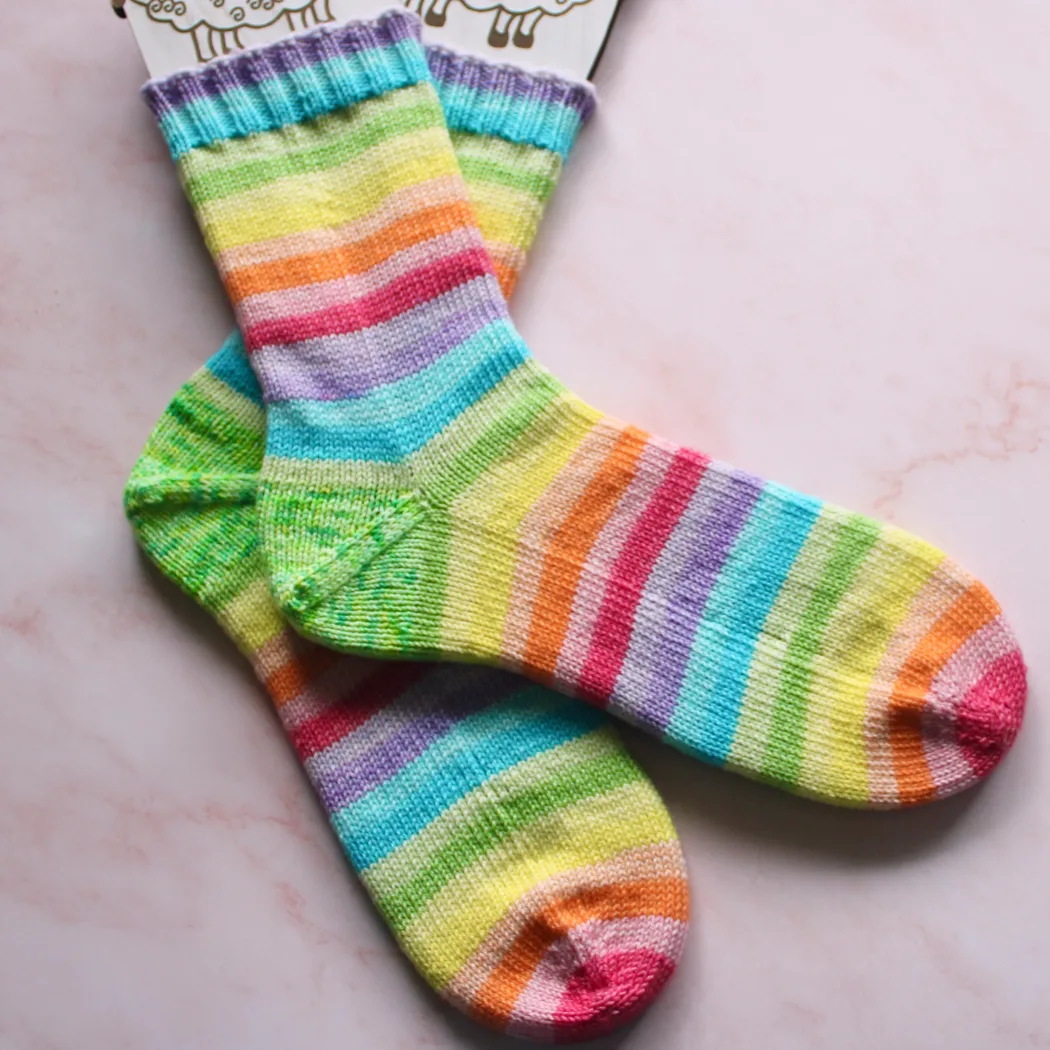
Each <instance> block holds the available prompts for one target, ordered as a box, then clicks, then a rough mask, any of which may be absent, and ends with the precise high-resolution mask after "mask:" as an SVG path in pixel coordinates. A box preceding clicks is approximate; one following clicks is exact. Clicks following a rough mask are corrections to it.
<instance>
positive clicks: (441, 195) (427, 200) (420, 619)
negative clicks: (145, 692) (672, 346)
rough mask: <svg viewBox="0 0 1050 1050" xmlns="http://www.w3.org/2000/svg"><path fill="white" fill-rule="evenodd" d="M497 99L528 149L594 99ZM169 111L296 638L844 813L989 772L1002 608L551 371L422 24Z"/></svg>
mask: <svg viewBox="0 0 1050 1050" xmlns="http://www.w3.org/2000/svg"><path fill="white" fill-rule="evenodd" d="M459 68H460V70H461V71H462V77H463V80H464V83H465V84H466V83H470V82H471V80H472V78H473V77H474V75H475V72H474V71H475V66H474V64H472V63H471V62H468V61H463V62H461V64H460V67H459ZM500 84H501V91H502V92H503V94H504V96H505V97H506V98H516V99H519V100H521V99H525V100H527V103H524V104H523V103H519V105H518V107H517V109H516V110H515V112H514V114H513V120H512V121H511V120H508V124H509V125H511V124H512V125H513V132H512V133H510V134H513V135H516V136H518V137H524V135H525V134H526V133H527V134H528V135H529V136H531V137H532V141H534V142H536V143H542V144H546V145H548V146H552V147H555V148H557V147H558V145H559V143H560V142H561V141H562V137H563V126H562V122H561V120H560V119H559V118H562V117H563V116H564V114H565V113H567V112H570V111H571V106H572V105H573V104H576V105H577V107H578V108H582V107H583V106H585V105H586V104H587V102H588V101H589V98H588V97H587V96H582V95H579V94H578V93H577V94H576V95H574V94H573V92H572V89H571V88H569V87H566V86H565V85H564V84H561V83H560V82H558V81H556V80H552V79H549V78H545V77H538V76H532V75H526V74H523V73H520V72H514V71H511V70H503V71H501V73H500ZM464 90H465V91H467V90H468V89H467V88H464ZM147 95H148V98H149V101H150V103H151V105H152V107H153V109H154V112H155V114H156V115H157V117H158V119H159V121H160V124H161V127H162V128H163V131H164V133H165V135H166V136H167V139H168V142H169V145H170V147H171V150H172V153H173V155H174V157H175V158H176V160H177V163H178V166H179V169H180V172H181V175H182V178H183V180H184V183H185V186H186V189H187V192H188V194H189V197H190V199H191V200H192V201H193V203H194V205H195V207H196V212H197V217H198V220H199V222H200V225H201V228H202V230H203V232H204V236H205V239H206V241H207V243H208V245H209V247H210V248H211V250H212V252H213V254H214V256H215V258H216V260H217V262H218V266H219V269H220V272H221V273H222V276H223V278H224V280H225V282H226V285H227V289H228V291H229V293H230V295H231V298H232V299H233V301H234V304H235V306H236V309H237V312H238V316H239V319H240V322H241V328H242V331H243V332H244V335H245V341H246V345H247V347H248V350H249V352H250V356H251V361H252V365H253V367H254V369H255V371H256V374H257V375H258V377H259V379H260V381H261V385H262V388H263V392H264V395H265V398H266V403H267V413H268V414H267V418H268V428H267V450H266V461H265V463H264V465H263V472H262V487H261V490H260V491H261V507H260V527H261V530H262V537H263V543H264V547H265V550H266V557H267V564H268V568H269V573H270V581H271V587H272V589H273V593H274V594H275V596H276V598H277V600H278V602H279V604H280V605H281V607H282V608H283V610H284V612H285V614H286V615H287V616H288V617H289V619H290V620H291V621H292V622H293V624H294V625H295V626H296V627H297V628H298V630H299V631H300V632H302V633H303V634H305V635H307V636H309V637H312V638H314V639H317V640H320V641H323V642H325V643H326V644H328V645H331V646H334V647H336V648H340V649H345V650H353V651H358V652H367V653H372V654H376V655H381V656H408V657H433V656H438V657H442V658H448V659H454V660H465V661H472V662H484V663H489V664H500V665H504V666H508V667H511V668H514V669H517V670H520V671H521V672H523V673H524V674H526V675H528V676H529V677H531V678H533V679H535V680H538V681H541V682H545V683H550V684H553V685H554V686H555V687H556V688H558V689H560V690H562V691H564V692H567V693H571V694H574V695H577V696H580V697H583V698H585V699H587V700H589V701H591V702H592V703H595V704H598V705H600V706H603V707H606V708H608V709H609V710H611V711H615V712H616V713H618V714H620V715H621V716H623V717H624V718H626V719H628V720H629V721H631V722H633V723H635V724H637V725H640V726H643V727H645V728H647V729H649V730H650V731H652V732H654V733H656V734H658V735H659V736H661V737H663V738H664V739H666V740H668V741H669V742H671V743H672V744H674V745H675V746H676V747H679V748H681V749H683V750H685V751H687V752H689V753H691V754H695V755H698V756H700V757H702V758H704V759H707V760H710V761H713V762H716V763H720V764H724V765H727V766H729V767H731V768H734V769H737V770H739V771H741V772H744V773H747V774H749V775H751V776H755V777H759V778H762V779H765V780H768V781H770V782H772V783H775V784H778V785H780V786H782V787H785V788H788V789H790V790H794V791H799V792H802V793H806V794H809V795H812V796H815V797H818V798H822V799H825V800H827V801H831V802H838V803H845V804H851V805H873V806H882V807H887V806H895V805H904V804H912V803H917V802H922V801H925V800H928V799H933V798H937V797H941V796H944V795H947V794H951V793H952V792H955V791H958V790H959V789H961V788H963V787H965V786H967V785H969V784H972V783H974V782H975V781H976V780H978V779H980V778H981V777H983V776H984V775H986V774H987V773H988V772H989V771H990V770H991V769H992V768H993V767H994V766H995V764H996V763H997V762H998V761H999V759H1000V758H1001V756H1002V755H1003V753H1004V752H1005V751H1006V749H1007V748H1008V747H1009V745H1010V743H1011V742H1012V740H1013V738H1014V735H1015V733H1016V731H1017V728H1018V725H1019V723H1020V719H1021V713H1022V708H1023V702H1024V696H1025V688H1026V686H1025V671H1024V665H1023V662H1022V659H1021V656H1020V653H1019V652H1018V649H1017V645H1016V643H1015V641H1014V639H1013V636H1012V634H1011V633H1010V631H1009V629H1008V627H1007V626H1006V624H1005V622H1004V620H1003V618H1002V615H1001V612H1000V609H999V606H998V605H997V603H996V602H995V600H994V599H993V598H992V596H991V595H990V594H989V592H988V591H987V589H986V588H984V587H983V586H982V585H981V584H980V583H978V582H976V581H975V580H974V579H972V578H971V577H970V576H968V575H967V574H966V573H965V572H963V571H962V570H961V569H960V568H959V567H958V566H956V565H954V564H953V563H952V562H950V561H949V560H947V559H946V558H945V556H944V555H943V554H942V553H941V552H939V551H937V550H935V549H934V548H933V547H930V546H929V545H927V544H925V543H923V542H922V541H920V540H918V539H915V538H913V537H911V536H909V535H907V534H906V533H904V532H901V531H900V530H898V529H895V528H892V527H889V526H883V525H880V524H877V523H876V522H873V521H871V520H869V519H867V518H865V517H862V516H860V515H856V514H849V513H847V512H845V511H842V510H840V509H838V508H836V507H832V506H829V505H827V504H823V503H821V502H819V501H817V500H814V499H811V498H809V497H806V496H803V495H800V494H798V493H795V492H792V491H790V490H788V489H785V488H782V487H781V486H779V485H775V484H772V483H766V482H762V481H760V480H759V479H757V478H754V477H751V476H749V475H747V474H744V473H742V472H740V471H737V470H734V469H732V468H730V467H728V466H726V465H724V464H720V463H716V462H713V461H711V460H709V459H708V458H707V457H706V456H703V455H701V454H699V453H696V452H692V451H690V450H688V449H683V448H679V447H677V446H675V445H672V444H670V443H668V442H665V441H661V440H659V439H656V438H653V437H651V436H649V435H648V434H645V433H643V432H642V431H640V430H637V429H635V428H633V427H629V426H624V425H623V424H621V423H618V422H616V421H614V420H611V419H609V418H608V417H605V416H603V415H602V414H601V413H599V412H597V411H595V410H594V409H592V408H590V407H589V406H587V405H586V404H584V403H583V402H581V401H580V400H579V399H578V398H576V397H574V396H573V395H572V394H571V393H570V392H569V391H568V390H566V388H565V387H564V386H562V385H561V384H560V383H558V382H557V381H556V380H555V379H554V378H553V377H552V376H551V375H550V374H549V373H548V372H547V371H546V370H545V369H544V368H542V367H541V366H540V365H538V364H537V363H536V361H535V360H534V359H533V358H532V357H531V355H530V354H529V351H528V349H527V348H526V347H525V345H524V343H523V342H522V340H521V339H520V337H519V336H518V334H517V333H516V331H515V330H514V328H513V325H512V324H511V322H510V319H509V317H508V315H507V312H506V305H505V302H504V299H503V297H502V295H501V294H500V292H499V288H498V285H497V283H496V280H495V279H494V276H493V272H492V267H491V264H490V262H489V260H488V256H487V255H486V253H485V251H484V246H483V244H482V241H481V237H480V234H479V232H478V230H477V227H476V226H475V225H474V223H473V220H472V217H471V212H470V209H469V202H468V199H467V192H466V189H465V186H464V184H463V182H462V180H461V179H460V178H459V177H458V173H457V169H456V159H455V154H454V153H453V150H452V145H451V142H450V140H449V137H448V134H447V132H446V130H445V127H444V123H443V120H442V114H441V108H440V106H439V105H438V101H437V98H436V96H435V93H434V88H433V86H432V83H431V82H430V79H429V74H428V70H427V66H426V62H425V58H424V53H423V50H422V48H421V46H420V44H419V41H418V24H417V22H416V21H415V20H414V19H412V18H411V17H410V16H407V15H405V14H403V13H401V14H399V13H391V14H388V15H385V16H383V17H382V18H380V19H379V20H377V21H376V22H373V23H354V24H350V25H348V26H344V27H341V28H338V29H334V30H323V31H319V32H317V33H315V34H313V35H312V36H308V37H303V38H298V39H291V40H285V41H282V42H280V43H278V44H275V45H271V46H268V47H265V48H261V49H260V50H258V51H256V52H248V53H245V54H242V55H238V56H237V57H235V58H233V59H230V60H228V61H226V62H224V63H223V64H222V65H221V66H220V67H215V68H205V69H203V70H201V71H199V72H193V73H188V74H180V75H178V76H175V77H173V78H171V79H169V80H167V81H164V82H162V83H158V84H153V85H151V86H150V87H149V88H148V91H147ZM526 116H527V119H525V117H526ZM278 259H279V260H280V262H278V263H271V262H269V261H270V260H278ZM304 259H306V260H309V262H308V263H304V262H303V261H302V260H304ZM262 260H267V263H266V265H269V266H271V269H270V270H268V271H267V272H268V280H267V281H259V280H257V279H256V278H255V273H256V269H255V268H256V267H258V266H260V265H262V262H261V261H262ZM320 260H323V265H322V263H321V261H320Z"/></svg>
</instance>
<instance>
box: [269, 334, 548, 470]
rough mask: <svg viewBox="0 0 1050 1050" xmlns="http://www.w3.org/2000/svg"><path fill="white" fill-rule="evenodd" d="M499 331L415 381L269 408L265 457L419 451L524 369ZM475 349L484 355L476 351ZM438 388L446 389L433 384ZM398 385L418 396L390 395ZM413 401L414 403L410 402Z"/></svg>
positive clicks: (522, 350)
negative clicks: (496, 337)
mask: <svg viewBox="0 0 1050 1050" xmlns="http://www.w3.org/2000/svg"><path fill="white" fill-rule="evenodd" d="M499 325H501V326H503V325H504V323H503V322H499ZM506 330H507V332H508V335H507V338H506V339H505V340H502V341H501V342H500V343H499V344H498V345H494V344H493V342H492V340H491V338H489V337H485V338H482V337H481V336H478V337H476V340H477V344H478V345H477V346H475V347H471V348H469V349H468V350H466V351H465V352H464V353H463V354H459V355H457V352H456V351H451V352H450V353H448V354H446V355H445V357H443V358H441V359H439V360H438V361H437V362H435V363H434V364H433V365H431V366H430V367H429V368H426V369H424V370H423V371H422V372H420V373H418V374H417V375H415V376H411V377H410V378H409V379H405V380H400V381H399V382H397V383H392V384H390V385H389V386H385V387H381V388H379V390H377V391H375V392H373V393H371V394H368V395H367V396H366V397H363V398H358V399H355V400H352V401H337V402H327V401H284V402H281V403H280V404H274V405H271V406H270V408H269V411H268V427H267V434H266V453H267V455H269V456H279V457H281V458H282V459H300V460H345V461H348V462H349V461H357V462H361V461H370V462H374V463H396V462H398V461H399V460H400V459H402V458H403V457H404V456H408V455H411V454H412V453H413V452H416V451H418V450H419V449H421V448H423V446H424V445H426V444H427V443H428V442H430V441H431V440H432V439H433V438H434V437H436V436H437V435H438V434H439V433H440V432H441V431H442V430H444V429H445V427H447V426H448V425H449V424H450V423H451V422H452V421H453V420H454V419H456V418H457V417H458V416H460V415H462V414H463V412H465V411H466V410H467V409H468V408H470V406H471V405H473V404H475V403H476V402H477V401H479V400H481V398H483V397H484V396H485V395H486V394H487V393H488V392H489V391H490V390H492V388H493V387H495V386H496V385H497V384H498V383H500V382H502V381H503V380H504V379H506V377H507V376H508V375H510V374H511V373H512V372H513V371H515V369H517V368H520V367H521V366H522V365H523V364H525V362H526V361H527V360H528V359H529V351H528V348H527V347H526V346H525V344H524V342H522V340H521V338H520V337H519V336H518V335H517V334H516V333H514V332H513V330H512V329H510V327H509V326H506ZM469 342H475V340H474V339H472V340H469ZM481 344H484V345H485V347H486V349H484V350H480V347H481ZM434 376H437V379H436V380H434ZM442 383H444V384H447V385H446V386H439V385H438V384H442ZM402 384H410V386H411V387H413V388H415V390H416V391H417V392H415V393H414V394H413V393H407V392H405V393H395V392H394V391H396V390H397V388H399V387H401V386H402ZM401 396H404V397H405V400H404V401H402V402H401V405H400V407H399V406H398V405H397V401H396V400H395V398H397V399H398V400H399V399H400V397H401ZM413 396H415V397H416V398H417V400H415V401H413V400H412V397H413ZM423 397H426V398H427V400H426V401H425V402H423V401H421V399H422V398H423Z"/></svg>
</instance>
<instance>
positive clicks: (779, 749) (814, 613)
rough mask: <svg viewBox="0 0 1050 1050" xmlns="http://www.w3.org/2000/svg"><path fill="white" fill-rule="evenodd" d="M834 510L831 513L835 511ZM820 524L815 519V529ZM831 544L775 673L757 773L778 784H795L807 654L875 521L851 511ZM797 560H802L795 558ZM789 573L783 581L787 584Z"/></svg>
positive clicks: (865, 548)
mask: <svg viewBox="0 0 1050 1050" xmlns="http://www.w3.org/2000/svg"><path fill="white" fill-rule="evenodd" d="M836 513H837V512H836ZM822 525H824V522H821V521H818V523H817V524H816V525H815V526H814V531H817V530H818V529H820V528H821V527H822ZM838 531H839V535H838V538H837V540H836V541H835V549H834V551H833V553H832V555H831V558H830V559H829V560H828V563H827V565H826V566H825V569H824V572H823V574H822V576H821V578H820V582H819V583H818V584H817V586H816V589H815V590H814V591H813V594H812V595H811V596H810V599H809V603H808V604H807V606H806V609H805V611H804V612H803V614H802V618H801V620H800V621H799V624H798V627H797V628H796V629H795V631H794V633H793V634H792V636H791V640H790V641H789V642H788V648H787V653H786V654H785V657H784V666H783V669H782V670H781V674H780V688H779V690H778V692H777V698H776V701H775V706H774V708H773V718H772V722H771V724H770V730H769V739H768V742H767V744H766V753H765V757H764V759H763V762H762V773H763V775H764V776H768V777H770V778H771V779H773V780H775V781H777V782H778V783H782V784H783V783H786V784H797V783H798V778H799V771H800V770H801V768H802V754H803V745H804V743H805V739H806V711H807V706H808V701H809V694H810V687H811V686H812V684H813V658H814V657H815V656H816V654H817V652H818V650H819V649H820V644H821V642H822V641H823V638H824V632H825V630H826V629H827V626H828V623H829V621H830V620H831V616H832V614H833V613H834V611H835V607H836V606H837V605H838V603H839V602H840V601H841V600H842V599H843V597H844V596H845V595H846V592H847V591H848V590H849V587H850V584H851V583H852V582H853V579H854V577H855V575H856V572H857V569H858V568H860V566H861V565H862V564H863V562H864V559H865V558H867V556H868V554H869V552H870V551H871V549H872V547H873V546H874V544H875V541H876V540H877V539H878V536H879V532H880V531H881V527H880V525H879V524H878V522H875V521H872V520H871V519H870V518H865V517H864V516H863V515H860V514H852V515H850V516H849V518H848V519H847V520H846V522H845V524H840V525H839V527H838ZM799 561H802V559H801V558H800V559H799ZM790 583H791V580H790V577H789V578H788V581H787V584H786V585H787V586H790Z"/></svg>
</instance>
